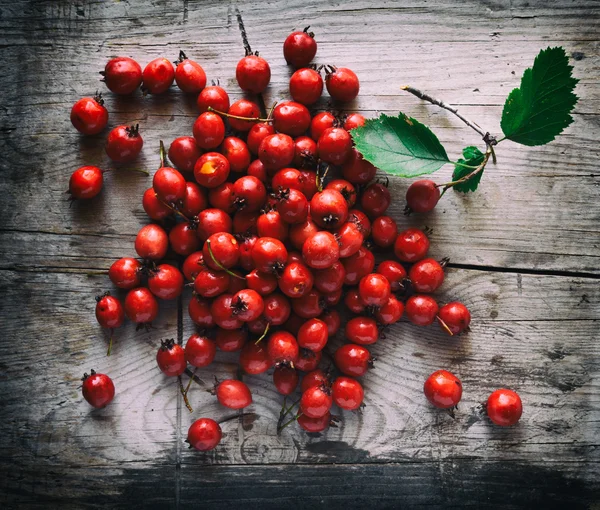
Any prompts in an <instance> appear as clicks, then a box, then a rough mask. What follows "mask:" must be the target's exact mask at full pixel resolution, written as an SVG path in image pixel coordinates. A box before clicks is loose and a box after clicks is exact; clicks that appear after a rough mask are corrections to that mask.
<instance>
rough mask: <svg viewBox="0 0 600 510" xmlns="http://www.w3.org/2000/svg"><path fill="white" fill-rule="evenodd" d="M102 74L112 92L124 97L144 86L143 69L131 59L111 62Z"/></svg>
mask: <svg viewBox="0 0 600 510" xmlns="http://www.w3.org/2000/svg"><path fill="white" fill-rule="evenodd" d="M101 74H103V75H104V78H103V80H104V82H105V83H106V86H107V87H108V88H109V89H110V91H111V92H114V93H115V94H119V95H123V96H126V95H128V94H131V93H132V92H134V91H135V90H136V89H137V88H138V87H139V86H140V85H141V84H142V68H141V67H140V65H139V64H138V63H137V62H136V61H135V60H133V59H132V58H129V57H117V58H113V59H112V60H109V61H108V64H106V67H105V68H104V72H102V73H101Z"/></svg>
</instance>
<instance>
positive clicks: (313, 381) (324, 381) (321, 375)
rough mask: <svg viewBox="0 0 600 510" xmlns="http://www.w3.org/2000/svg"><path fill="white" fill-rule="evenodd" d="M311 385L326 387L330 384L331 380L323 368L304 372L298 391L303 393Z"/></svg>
mask: <svg viewBox="0 0 600 510" xmlns="http://www.w3.org/2000/svg"><path fill="white" fill-rule="evenodd" d="M313 386H325V387H326V388H328V387H330V386H331V382H330V381H329V378H328V377H327V375H325V372H323V370H320V369H317V370H313V371H312V372H309V373H308V374H306V375H305V376H304V378H303V379H302V383H301V384H300V391H301V392H302V393H304V392H305V391H306V390H307V389H308V388H312V387H313Z"/></svg>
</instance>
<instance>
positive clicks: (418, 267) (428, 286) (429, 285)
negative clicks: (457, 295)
mask: <svg viewBox="0 0 600 510" xmlns="http://www.w3.org/2000/svg"><path fill="white" fill-rule="evenodd" d="M408 276H409V278H410V281H411V282H412V286H413V288H414V289H415V291H416V292H424V293H430V292H435V291H436V290H437V289H438V288H439V287H440V285H442V283H443V282H444V268H443V267H442V266H441V265H440V264H439V262H438V261H437V260H434V259H423V260H420V261H418V262H417V263H415V264H413V266H412V267H411V268H410V271H409V272H408Z"/></svg>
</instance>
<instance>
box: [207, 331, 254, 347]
mask: <svg viewBox="0 0 600 510" xmlns="http://www.w3.org/2000/svg"><path fill="white" fill-rule="evenodd" d="M247 340H248V333H247V332H246V331H245V330H243V329H233V330H227V329H221V328H218V329H217V333H216V335H215V343H216V344H217V347H218V348H219V349H221V350H222V351H224V352H235V351H239V350H240V349H241V348H242V347H244V345H246V341H247Z"/></svg>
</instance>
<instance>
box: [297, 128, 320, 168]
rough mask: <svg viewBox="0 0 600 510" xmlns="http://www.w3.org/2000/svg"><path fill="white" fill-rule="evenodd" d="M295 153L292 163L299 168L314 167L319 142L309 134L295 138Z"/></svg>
mask: <svg viewBox="0 0 600 510" xmlns="http://www.w3.org/2000/svg"><path fill="white" fill-rule="evenodd" d="M294 146H295V154H294V159H293V161H292V164H293V165H294V166H295V167H297V168H314V167H315V164H316V162H317V143H316V142H315V141H314V140H313V139H312V138H310V137H308V136H299V137H298V138H296V139H294Z"/></svg>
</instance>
